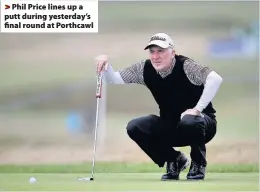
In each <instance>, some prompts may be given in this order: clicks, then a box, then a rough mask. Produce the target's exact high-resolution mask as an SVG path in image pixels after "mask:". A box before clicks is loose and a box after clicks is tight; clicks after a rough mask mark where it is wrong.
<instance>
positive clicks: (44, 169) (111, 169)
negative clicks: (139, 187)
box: [0, 162, 258, 173]
mask: <svg viewBox="0 0 260 192" xmlns="http://www.w3.org/2000/svg"><path fill="white" fill-rule="evenodd" d="M91 167H92V164H91V162H89V163H82V164H52V165H51V164H46V165H0V173H88V172H91ZM163 171H164V169H161V168H159V167H158V166H157V165H155V164H153V163H126V162H96V168H95V172H97V173H153V172H163ZM207 172H211V173H235V172H236V173H245V172H258V165H257V164H209V165H208V167H207Z"/></svg>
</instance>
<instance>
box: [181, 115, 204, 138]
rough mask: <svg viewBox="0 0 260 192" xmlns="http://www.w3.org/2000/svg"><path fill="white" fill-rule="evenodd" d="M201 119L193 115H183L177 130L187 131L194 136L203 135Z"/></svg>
mask: <svg viewBox="0 0 260 192" xmlns="http://www.w3.org/2000/svg"><path fill="white" fill-rule="evenodd" d="M201 118H202V117H200V116H195V115H185V116H183V118H182V119H181V121H180V123H179V125H178V128H180V129H187V130H188V131H189V132H193V133H194V134H198V135H204V134H205V127H204V121H203V119H201Z"/></svg>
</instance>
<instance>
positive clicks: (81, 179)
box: [78, 177, 94, 181]
mask: <svg viewBox="0 0 260 192" xmlns="http://www.w3.org/2000/svg"><path fill="white" fill-rule="evenodd" d="M78 180H79V181H93V180H94V177H80V178H78Z"/></svg>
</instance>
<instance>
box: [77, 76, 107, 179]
mask: <svg viewBox="0 0 260 192" xmlns="http://www.w3.org/2000/svg"><path fill="white" fill-rule="evenodd" d="M102 75H103V74H102V72H101V73H99V74H98V75H97V89H96V98H97V109H96V126H95V139H94V147H93V159H92V172H91V177H81V178H78V180H79V181H93V180H94V168H95V156H96V142H97V129H98V119H99V118H98V117H99V101H100V98H101V92H102Z"/></svg>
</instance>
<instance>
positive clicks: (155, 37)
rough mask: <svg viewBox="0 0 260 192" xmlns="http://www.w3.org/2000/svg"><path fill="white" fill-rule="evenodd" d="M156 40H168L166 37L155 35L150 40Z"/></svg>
mask: <svg viewBox="0 0 260 192" xmlns="http://www.w3.org/2000/svg"><path fill="white" fill-rule="evenodd" d="M155 40H160V41H166V39H165V38H164V37H159V36H153V37H151V39H150V42H151V41H155Z"/></svg>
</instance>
